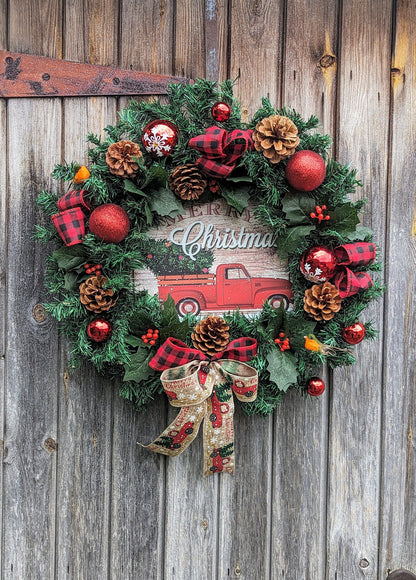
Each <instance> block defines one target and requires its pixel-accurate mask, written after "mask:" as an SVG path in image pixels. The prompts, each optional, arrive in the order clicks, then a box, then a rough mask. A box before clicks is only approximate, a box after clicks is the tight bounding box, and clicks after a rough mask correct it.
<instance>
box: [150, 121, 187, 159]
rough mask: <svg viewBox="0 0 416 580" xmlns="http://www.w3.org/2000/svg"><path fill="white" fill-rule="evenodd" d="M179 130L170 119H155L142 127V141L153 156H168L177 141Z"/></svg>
mask: <svg viewBox="0 0 416 580" xmlns="http://www.w3.org/2000/svg"><path fill="white" fill-rule="evenodd" d="M178 137H179V130H178V128H177V127H176V125H174V124H173V123H171V122H170V121H163V120H160V119H156V121H152V122H151V123H148V124H147V125H146V127H145V128H144V129H143V134H142V143H143V145H144V148H145V149H146V151H148V152H149V153H151V154H152V155H154V156H155V157H168V156H169V155H170V154H171V153H172V149H173V148H174V147H175V145H176V143H177V142H178Z"/></svg>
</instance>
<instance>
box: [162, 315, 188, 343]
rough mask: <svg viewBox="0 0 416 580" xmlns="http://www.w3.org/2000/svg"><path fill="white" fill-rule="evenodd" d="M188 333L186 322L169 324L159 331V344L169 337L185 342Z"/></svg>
mask: <svg viewBox="0 0 416 580" xmlns="http://www.w3.org/2000/svg"><path fill="white" fill-rule="evenodd" d="M188 332H189V324H188V321H187V320H183V321H182V322H178V323H176V324H171V325H170V326H166V327H164V328H161V329H160V342H161V343H163V342H165V340H166V339H167V338H169V336H173V337H174V338H178V339H179V340H183V341H185V338H186V335H187V334H188Z"/></svg>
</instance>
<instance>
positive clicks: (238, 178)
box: [226, 175, 253, 183]
mask: <svg viewBox="0 0 416 580" xmlns="http://www.w3.org/2000/svg"><path fill="white" fill-rule="evenodd" d="M226 181H231V183H253V179H252V178H251V177H250V176H249V175H230V177H227V178H226Z"/></svg>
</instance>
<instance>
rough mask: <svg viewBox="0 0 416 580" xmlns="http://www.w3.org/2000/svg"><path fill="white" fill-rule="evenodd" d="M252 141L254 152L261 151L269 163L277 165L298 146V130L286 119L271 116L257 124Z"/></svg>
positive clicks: (279, 116)
mask: <svg viewBox="0 0 416 580" xmlns="http://www.w3.org/2000/svg"><path fill="white" fill-rule="evenodd" d="M253 140H254V147H255V148H256V151H262V152H263V155H264V156H265V157H267V159H268V160H269V161H270V163H279V161H281V160H282V159H285V157H290V156H291V155H293V153H294V152H295V148H296V147H297V146H298V145H299V137H298V129H297V127H296V125H295V124H294V123H293V121H291V120H290V119H288V117H282V116H281V115H272V116H271V117H266V118H265V119H262V120H261V121H260V123H257V125H256V130H255V131H254V132H253Z"/></svg>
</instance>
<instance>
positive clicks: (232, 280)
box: [157, 263, 293, 316]
mask: <svg viewBox="0 0 416 580" xmlns="http://www.w3.org/2000/svg"><path fill="white" fill-rule="evenodd" d="M157 282H158V287H159V298H160V299H161V300H166V299H167V297H168V294H170V295H171V296H172V298H173V299H174V301H175V304H176V308H177V309H178V312H179V314H180V315H181V316H185V314H199V312H200V311H201V310H209V311H216V310H225V311H227V310H235V309H236V308H240V309H241V310H255V309H260V308H262V306H263V304H264V302H266V301H268V302H270V303H271V304H272V305H273V306H274V307H275V308H278V307H279V305H280V303H281V302H282V301H283V303H284V304H285V307H286V308H287V307H288V305H289V302H291V301H292V297H293V294H292V289H291V286H290V283H289V281H288V280H285V279H283V278H261V277H256V278H254V277H252V276H250V274H249V273H248V272H247V269H246V268H245V266H243V265H242V264H237V263H234V264H221V265H220V266H218V267H217V271H216V273H215V274H178V275H175V276H158V278H157Z"/></svg>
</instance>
